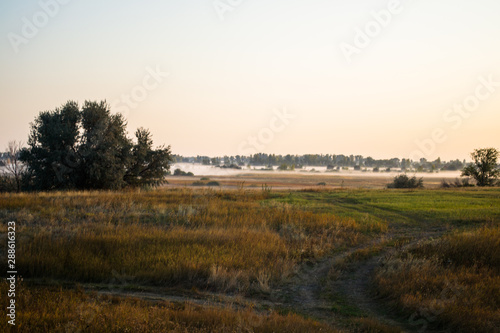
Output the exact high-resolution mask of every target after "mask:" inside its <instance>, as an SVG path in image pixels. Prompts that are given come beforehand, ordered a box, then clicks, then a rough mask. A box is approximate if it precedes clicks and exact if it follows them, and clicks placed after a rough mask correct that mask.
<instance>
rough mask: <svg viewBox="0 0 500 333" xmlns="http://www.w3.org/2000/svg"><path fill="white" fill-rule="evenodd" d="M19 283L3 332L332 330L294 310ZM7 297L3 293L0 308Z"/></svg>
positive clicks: (4, 287) (0, 289)
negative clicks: (11, 320)
mask: <svg viewBox="0 0 500 333" xmlns="http://www.w3.org/2000/svg"><path fill="white" fill-rule="evenodd" d="M7 289H8V287H7V284H6V282H5V281H4V282H1V283H0V292H1V293H2V295H4V294H6V292H7ZM18 289H19V290H22V292H21V293H19V294H18V296H17V299H16V304H17V308H18V311H17V316H16V326H15V327H11V326H10V325H8V324H7V316H1V318H0V326H1V327H2V328H4V329H5V332H8V331H9V330H10V331H12V332H193V331H195V332H278V331H279V332H319V331H320V332H333V331H332V330H331V329H329V328H328V327H327V326H326V325H322V324H319V323H317V322H315V321H313V320H310V319H304V318H302V317H300V316H297V315H293V314H288V315H279V314H276V313H271V314H259V313H256V312H254V311H253V310H251V309H247V310H239V311H238V310H233V309H230V308H215V307H203V308H202V307H199V306H196V305H192V304H173V303H168V302H156V303H151V302H148V301H142V300H138V299H130V298H129V299H123V298H117V297H112V296H109V297H106V296H98V295H96V294H90V295H89V294H86V293H84V292H81V291H77V290H63V289H57V288H46V287H44V288H34V287H31V288H26V287H25V286H24V285H22V284H21V285H18ZM7 301H8V300H7V299H6V298H5V297H2V299H1V301H0V304H1V306H2V308H5V307H6V306H7Z"/></svg>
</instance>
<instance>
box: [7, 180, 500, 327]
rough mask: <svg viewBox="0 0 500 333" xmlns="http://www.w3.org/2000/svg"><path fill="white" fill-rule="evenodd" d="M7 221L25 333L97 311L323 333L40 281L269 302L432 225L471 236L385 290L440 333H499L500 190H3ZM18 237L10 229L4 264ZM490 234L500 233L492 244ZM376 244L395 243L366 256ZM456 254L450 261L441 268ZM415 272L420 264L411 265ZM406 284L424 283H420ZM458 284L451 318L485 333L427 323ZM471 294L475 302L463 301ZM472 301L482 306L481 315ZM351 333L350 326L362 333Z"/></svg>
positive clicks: (349, 314)
mask: <svg viewBox="0 0 500 333" xmlns="http://www.w3.org/2000/svg"><path fill="white" fill-rule="evenodd" d="M0 219H1V220H2V221H16V232H17V235H16V236H17V262H16V264H17V267H16V268H17V270H18V272H19V274H20V275H21V276H22V277H23V278H25V279H26V280H27V281H29V283H28V284H24V285H22V286H21V287H20V288H21V289H20V290H22V293H20V294H19V295H20V296H19V297H21V299H20V303H19V304H23V306H20V307H19V312H18V315H19V317H18V318H19V322H20V323H25V325H27V326H25V327H26V330H25V331H58V330H59V331H65V330H66V328H65V325H68V324H71V325H73V324H75V325H77V326H75V330H78V328H81V325H83V324H84V323H86V322H87V321H88V317H86V316H87V314H88V313H94V314H93V315H92V318H98V320H97V319H96V322H97V323H99V324H100V325H102V327H105V328H106V329H103V330H102V331H125V330H126V329H129V330H131V331H141V330H142V331H165V330H167V331H168V330H173V331H176V330H177V331H185V330H188V331H237V330H243V331H245V330H246V329H245V328H248V330H252V329H253V328H252V327H250V326H241V325H243V324H241V323H244V325H246V324H245V323H251V322H254V321H255V320H257V321H258V322H259V323H261V324H259V325H260V326H259V327H258V328H255V329H253V330H254V331H292V332H293V331H298V332H300V331H311V330H312V331H317V329H316V328H318V329H319V328H322V326H317V325H318V324H317V323H315V322H313V321H309V320H305V319H302V318H300V317H298V316H293V315H290V316H280V315H277V314H271V315H262V314H258V313H255V312H252V311H250V310H249V311H246V310H245V311H236V310H233V309H231V308H226V309H221V308H216V309H213V308H205V307H203V308H200V307H197V306H194V305H172V304H170V303H154V304H151V303H145V302H142V301H138V300H131V299H129V300H126V299H107V298H103V297H102V296H99V297H98V296H96V295H86V294H85V293H82V292H79V291H71V290H60V289H52V288H49V287H36V286H34V285H32V284H31V282H36V283H37V284H40V283H41V284H45V282H47V284H48V285H58V284H64V285H75V284H77V283H78V282H82V283H87V282H90V283H91V284H93V283H95V285H106V284H107V285H113V286H118V287H120V288H130V289H133V290H137V289H140V288H141V287H144V286H148V287H150V288H152V289H154V288H156V287H161V288H159V290H167V289H168V288H180V289H182V290H193V291H196V289H201V290H203V291H205V290H211V291H218V292H228V293H241V294H244V295H247V296H248V295H252V296H254V297H256V298H266V297H270V295H271V294H272V291H273V290H279V287H280V285H281V283H282V282H283V281H286V280H289V279H288V277H290V276H291V275H293V274H294V273H295V272H296V270H297V267H299V265H300V264H303V263H306V262H307V263H309V264H311V265H314V262H315V260H316V259H320V258H322V257H325V256H328V255H331V254H332V253H334V252H339V251H342V250H345V249H349V248H350V249H352V248H353V247H356V246H358V245H361V244H365V245H364V246H365V247H364V248H363V249H357V250H355V251H353V252H352V253H351V254H350V255H348V256H346V257H345V258H344V260H343V262H342V263H340V264H339V265H338V266H339V267H336V268H342V267H344V269H347V268H349V267H351V266H353V265H357V264H359V263H360V262H362V261H363V260H366V259H367V258H370V257H373V256H375V255H378V254H380V253H383V252H384V251H386V249H387V247H397V248H399V245H398V246H396V245H397V244H396V245H395V244H393V243H398V244H399V242H401V244H406V243H407V241H409V240H410V239H411V237H412V233H413V232H425V231H426V230H429V229H438V230H439V231H440V232H441V231H444V230H459V231H460V232H462V234H459V233H456V235H454V236H453V237H458V238H457V239H456V240H455V239H454V238H449V240H450V241H447V242H448V243H446V242H445V243H446V244H448V245H446V246H448V247H446V246H445V245H443V244H445V243H442V244H441V243H439V244H441V245H436V244H438V243H429V244H427V245H426V246H423V247H419V248H415V249H412V250H411V251H408V252H404V253H403V254H401V256H400V257H398V256H396V257H393V258H392V259H391V260H394V264H393V263H391V265H392V266H391V265H389V264H387V265H386V266H384V268H383V269H386V268H388V267H392V269H391V270H388V271H384V270H381V271H380V272H379V275H378V277H377V279H378V280H377V284H378V286H379V288H380V290H379V292H380V294H381V295H383V296H385V297H388V298H390V299H391V300H392V302H393V303H392V304H393V305H395V306H398V307H399V308H401V307H402V308H404V309H405V311H406V312H405V314H406V315H411V314H413V313H416V315H415V316H414V317H412V321H413V322H418V323H420V324H421V323H424V322H422V321H421V320H422V318H424V319H425V320H426V322H427V323H428V325H437V326H439V325H441V326H443V327H444V326H446V327H453V328H457V329H458V328H462V329H464V328H471V327H473V330H479V331H480V330H482V329H485V330H486V329H488V328H490V327H491V325H495V324H497V321H495V320H496V319H495V316H498V310H497V312H494V311H492V310H491V309H493V310H495V309H498V308H499V304H498V298H500V297H499V296H498V290H499V289H500V288H499V287H498V284H499V282H498V275H499V272H498V270H495V267H497V268H498V267H499V266H500V264H499V263H498V261H493V262H491V263H490V264H488V265H489V266H488V265H485V264H480V263H484V262H485V260H486V259H485V258H490V257H491V258H498V253H500V251H498V248H497V247H495V246H496V245H495V244H498V242H497V243H494V241H495V240H498V239H499V234H498V229H495V228H494V226H495V224H498V222H499V221H500V191H499V190H498V189H464V190H457V189H453V190H419V191H408V190H402V191H401V190H391V191H389V190H354V191H353V190H341V191H339V190H337V191H297V192H276V193H274V192H270V191H267V190H263V191H259V190H252V191H245V190H243V189H242V190H239V191H224V190H208V189H174V190H165V189H161V190H155V191H147V192H136V191H132V192H63V193H40V194H4V195H0ZM482 225H490V227H489V229H485V230H487V231H485V232H483V234H481V235H480V236H481V237H479V238H477V239H476V238H474V237H472V238H467V237H469V236H467V235H469V234H467V232H469V231H464V230H474V229H477V227H479V226H482ZM495 230H496V231H495ZM6 231H7V228H6V225H5V224H2V225H1V227H0V235H1V237H2V240H1V242H0V254H2V256H3V257H4V254H5V253H6V241H5V236H6ZM470 232H472V231H470ZM488 234H491V235H492V236H491V237H490V238H488V237H486V236H487V235H488ZM460 235H462V236H460ZM393 236H394V237H395V238H394V239H393ZM401 237H402V238H401ZM450 237H451V236H450ZM460 237H462V238H460ZM375 239H377V240H381V239H382V240H383V239H387V241H382V242H378V243H376V244H375V245H373V246H368V247H367V243H368V242H369V241H371V240H375ZM464 239H473V241H471V242H469V241H464ZM492 242H493V243H492ZM449 244H455V245H453V246H454V247H453V246H451V245H449ZM481 244H483V245H485V246H482V245H481ZM447 249H448V250H447ZM492 249H493V250H494V251H496V252H491V251H493V250H492ZM447 251H448V252H447ZM488 251H490V252H488ZM445 253H448V254H447V255H446V257H439V258H441V259H439V258H438V259H436V256H437V255H441V254H443V255H444V254H445ZM460 258H461V259H460ZM445 259H446V260H445ZM408 260H409V261H408ZM448 260H450V262H448ZM467 260H468V261H467ZM495 260H496V259H495ZM415 263H418V265H417V264H415ZM459 263H460V264H459ZM5 264H6V260H2V263H1V264H0V269H2V270H4V271H6V267H5ZM414 264H415V267H416V268H412V267H414ZM398 265H399V266H398ZM419 265H420V266H419ZM405 269H407V270H410V271H409V273H408V272H406V271H405ZM418 269H422V270H423V272H424V273H425V274H427V275H428V280H426V279H427V277H425V278H423V277H420V276H419V274H420V273H419V271H418ZM405 272H406V273H405ZM405 274H406V275H405ZM427 275H424V276H427ZM406 278H408V279H410V278H414V279H415V280H408V281H412V282H408V281H407V280H405V279H406ZM446 279H448V280H446ZM405 281H406V282H405ZM66 282H69V283H68V284H66ZM481 283H483V284H484V285H483V287H484V288H483V289H481V288H480V287H481ZM456 284H458V285H459V286H460V288H458V289H456V290H460V291H461V294H460V295H462V296H456V297H457V299H455V300H453V301H449V300H450V299H452V298H447V299H446V300H448V301H447V302H448V303H450V304H452V303H455V302H458V300H460V301H463V302H465V303H463V304H465V305H463V306H462V307H460V306H455V307H449V309H451V310H449V311H451V312H450V313H452V316H455V317H464V318H467V317H471V316H477V317H478V318H481V323H482V324H481V325H483V326H481V325H480V324H479V323H475V322H473V321H470V322H466V321H453V318H451V317H446V316H447V313H448V312H446V311H448V310H446V311H443V312H441V313H439V315H438V316H437V317H436V316H435V317H436V318H434V317H432V318H434V319H432V320H428V318H427V317H425V313H426V312H425V311H427V313H428V309H429V308H430V309H433V308H431V307H433V306H435V305H436V304H438V305H439V306H441V305H443V304H444V305H443V306H445V305H446V304H448V303H446V301H445V302H444V303H443V302H438V303H436V302H435V301H433V297H435V295H434V294H435V293H436V292H438V291H439V292H442V290H443V288H446V286H448V285H451V286H452V287H450V288H451V289H446V290H447V291H446V293H450V290H455V289H453V288H454V287H453V286H455V285H456ZM443 286H444V287H443ZM275 287H276V288H275ZM393 287H394V288H393ZM1 288H4V286H2V287H1ZM414 288H417V289H414ZM418 288H420V289H418ZM439 288H441V289H439ZM467 288H470V293H469V292H468V291H467V292H466V291H464V290H468V289H467ZM495 288H496V289H495ZM1 292H2V293H4V291H3V289H2V291H1ZM23 297H26V298H23ZM450 297H451V296H450ZM460 297H462V298H460ZM2 299H3V298H2ZM466 301H467V302H469V301H470V302H472V303H471V304H473V307H472V309H473V310H472V312H471V311H469V310H468V308H467V306H468V305H467V304H469V303H467V302H466ZM23 302H24V303H23ZM80 303H81V304H82V307H81V308H80V307H78V304H80ZM341 303H342V302H341ZM445 303H446V304H445ZM334 305H335V304H334ZM446 306H448V305H446ZM285 308H286V304H285ZM332 309H333V310H332V314H333V315H335V316H340V317H343V318H344V319H345V321H346V322H348V323H350V324H352V325H354V327H357V328H356V329H353V330H357V329H359V330H361V331H388V332H389V331H391V329H389V328H384V327H383V325H382V324H381V323H380V322H379V321H378V320H377V319H376V318H373V319H372V318H368V317H359V315H360V314H359V313H357V312H356V311H358V309H357V308H356V306H355V304H340V305H339V306H338V307H336V308H335V307H333V308H332ZM422 309H423V311H424V312H422V311H421V310H422ZM447 309H448V308H447ZM292 310H293V309H292ZM353 311H354V312H353ZM127 314H130V315H129V316H127ZM214 317H215V319H214ZM85 318H87V319H85ZM162 318H167V319H165V320H163V319H162ZM179 318H180V319H179ZM211 318H212V319H211ZM217 318H221V319H217ZM478 322H479V321H478ZM350 324H347V326H346V327H348V329H350V327H353V326H352V325H350ZM85 325H94V323H90V324H89V323H87V324H85ZM96 325H97V324H96ZM120 325H122V326H120ZM169 325H170V326H169ZM238 325H240V326H238ZM266 325H267V326H266ZM273 325H274V326H273ZM287 325H288V326H287ZM450 325H451V326H450ZM484 325H486V326H484ZM488 325H489V326H488ZM441 326H440V327H441ZM89 327H90V326H89ZM242 327H243V328H242ZM377 327H378V328H377ZM94 328H95V329H94ZM72 329H73V328H71V327H70V329H69V330H72ZM82 329H83V330H88V331H99V329H100V328H99V327H97V326H95V327H94V326H92V327H90V328H88V329H87V328H85V327H83V328H82ZM294 329H295V330H294ZM464 330H465V331H467V329H464ZM473 330H472V331H473Z"/></svg>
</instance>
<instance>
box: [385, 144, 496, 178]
mask: <svg viewBox="0 0 500 333" xmlns="http://www.w3.org/2000/svg"><path fill="white" fill-rule="evenodd" d="M471 157H472V160H473V163H470V164H469V165H467V166H466V167H465V168H463V169H462V174H461V176H462V177H468V178H464V179H457V180H456V181H455V182H454V183H449V182H447V181H444V180H443V182H442V184H441V186H442V187H469V186H473V185H472V184H471V183H470V182H469V179H471V178H472V179H474V181H475V182H476V185H477V186H495V185H500V182H499V181H498V178H499V177H500V168H499V167H498V165H497V161H498V158H499V157H500V152H499V151H498V150H496V149H495V148H483V149H476V150H474V152H473V153H471ZM387 187H388V188H422V187H424V181H423V178H418V179H417V177H415V176H413V177H411V178H410V177H408V176H407V175H406V174H402V175H398V176H396V177H394V179H393V181H392V183H390V184H388V185H387Z"/></svg>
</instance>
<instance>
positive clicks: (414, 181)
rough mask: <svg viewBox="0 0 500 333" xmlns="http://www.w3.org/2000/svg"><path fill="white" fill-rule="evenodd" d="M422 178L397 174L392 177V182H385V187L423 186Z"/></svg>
mask: <svg viewBox="0 0 500 333" xmlns="http://www.w3.org/2000/svg"><path fill="white" fill-rule="evenodd" d="M423 187H424V179H423V178H417V177H415V176H413V177H411V178H410V177H408V176H407V175H405V174H403V175H399V176H396V177H394V180H393V181H392V183H390V184H387V188H423Z"/></svg>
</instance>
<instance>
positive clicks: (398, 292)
mask: <svg viewBox="0 0 500 333" xmlns="http://www.w3.org/2000/svg"><path fill="white" fill-rule="evenodd" d="M375 282H376V286H377V290H378V292H379V294H380V295H381V296H383V297H389V298H390V299H391V300H392V303H393V304H394V305H395V306H397V307H402V308H403V309H404V312H405V313H406V314H407V315H410V317H409V318H410V322H411V323H412V325H415V326H417V327H420V328H423V329H426V328H427V327H437V328H444V327H446V328H449V329H452V330H453V331H454V332H457V331H462V332H494V331H495V330H498V328H499V327H500V227H499V226H498V225H495V226H490V227H483V228H480V229H478V230H475V231H468V232H460V233H455V234H453V235H449V236H445V237H443V238H441V239H438V240H433V241H428V242H425V243H422V244H419V245H417V246H415V247H413V248H411V249H409V250H408V251H404V252H402V253H398V254H396V255H395V256H394V257H392V258H388V259H387V260H386V261H385V263H384V266H383V267H382V268H380V269H379V270H378V272H377V274H376V278H375Z"/></svg>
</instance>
